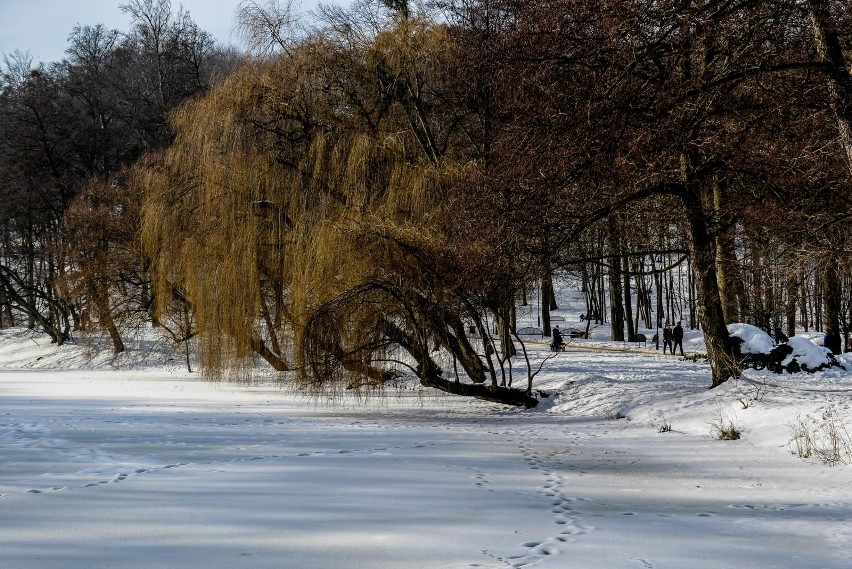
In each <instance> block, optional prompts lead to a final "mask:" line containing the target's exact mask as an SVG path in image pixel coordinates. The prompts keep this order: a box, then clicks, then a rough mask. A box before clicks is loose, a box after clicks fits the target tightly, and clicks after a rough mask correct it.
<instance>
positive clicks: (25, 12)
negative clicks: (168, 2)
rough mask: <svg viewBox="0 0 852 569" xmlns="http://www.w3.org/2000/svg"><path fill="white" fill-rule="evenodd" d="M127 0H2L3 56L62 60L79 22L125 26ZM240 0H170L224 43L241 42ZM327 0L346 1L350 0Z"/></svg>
mask: <svg viewBox="0 0 852 569" xmlns="http://www.w3.org/2000/svg"><path fill="white" fill-rule="evenodd" d="M124 1H126V0H0V62H2V55H8V54H10V53H12V52H13V51H14V50H15V49H20V50H21V51H29V52H30V54H31V55H32V56H33V61H34V63H35V64H37V63H38V62H40V61H43V62H50V61H58V60H60V59H62V58H63V57H64V52H65V47H66V45H67V39H68V35H69V34H70V33H71V30H72V29H73V28H74V26H76V25H77V24H80V25H94V24H98V23H103V24H105V25H106V26H107V27H110V28H116V29H119V30H122V31H124V30H127V29H128V28H129V27H130V20H129V18H128V15H127V14H124V13H123V12H122V11H121V10H120V9H119V8H118V6H119V4H121V3H123V2H124ZM238 3H239V0H172V6H173V7H174V9H175V10H177V7H178V6H179V5H181V4H182V5H183V7H184V8H185V9H187V10H189V12H190V13H191V14H192V18H193V19H194V20H195V21H196V22H197V23H198V25H199V26H200V27H201V28H202V29H203V30H206V31H208V32H210V33H211V34H213V36H214V37H215V38H216V39H217V40H218V41H219V42H220V43H225V44H227V43H233V44H236V43H238V36H237V35H236V34H235V33H234V32H233V24H234V10H235V9H236V7H237V4H238ZM323 3H326V4H328V3H334V4H347V3H348V2H347V1H346V0H331V1H329V0H323ZM295 4H297V5H299V4H300V5H301V8H302V10H310V9H313V8H314V7H316V5H317V0H302V1H301V2H298V1H297V2H295Z"/></svg>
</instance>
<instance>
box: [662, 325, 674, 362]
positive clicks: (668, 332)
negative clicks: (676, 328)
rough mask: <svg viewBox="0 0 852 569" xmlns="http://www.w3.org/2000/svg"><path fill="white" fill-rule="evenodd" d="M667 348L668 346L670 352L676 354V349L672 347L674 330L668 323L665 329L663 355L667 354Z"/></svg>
mask: <svg viewBox="0 0 852 569" xmlns="http://www.w3.org/2000/svg"><path fill="white" fill-rule="evenodd" d="M666 346H668V348H669V351H670V352H671V353H672V354H674V348H673V347H672V328H671V326H669V323H668V322H666V326H665V327H664V328H663V353H664V354H665V353H666Z"/></svg>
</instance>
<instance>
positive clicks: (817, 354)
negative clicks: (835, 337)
mask: <svg viewBox="0 0 852 569" xmlns="http://www.w3.org/2000/svg"><path fill="white" fill-rule="evenodd" d="M787 345H788V346H790V347H791V348H793V353H791V354H790V355H788V356H787V357H786V358H785V359H784V361H782V362H781V365H784V366H786V365H788V364H789V363H790V362H792V361H793V360H794V359H795V360H796V361H798V362H799V365H800V366H802V368H805V367H806V368H807V369H809V370H814V369H817V368H819V366H821V365H828V364H829V358H828V356H829V354H830V353H831V350H829V349H828V348H824V347H822V346H817V345H814V343H813V342H811V341H810V340H808V339H807V338H800V337H799V336H793V337H792V338H790V339H789V340H788V341H787Z"/></svg>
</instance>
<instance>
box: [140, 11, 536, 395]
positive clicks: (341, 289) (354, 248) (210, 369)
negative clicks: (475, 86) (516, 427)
mask: <svg viewBox="0 0 852 569" xmlns="http://www.w3.org/2000/svg"><path fill="white" fill-rule="evenodd" d="M449 44H450V42H449V39H448V38H447V37H446V34H445V32H444V31H443V30H442V29H441V28H440V27H433V26H429V25H428V24H426V23H425V22H424V21H420V20H417V19H413V18H412V19H408V18H406V19H404V20H399V19H397V20H396V22H395V24H394V26H393V27H392V28H389V29H386V30H382V31H381V32H380V33H379V34H378V35H377V36H376V37H375V38H374V40H373V41H371V42H369V43H366V44H364V45H361V46H357V47H356V48H353V47H352V44H349V45H347V46H346V47H345V49H344V48H342V47H341V46H340V45H339V44H338V43H335V42H333V41H330V40H328V39H327V38H314V39H312V40H310V41H306V42H304V43H303V44H302V45H300V46H298V48H296V49H292V50H289V51H288V52H287V53H286V54H284V55H282V56H280V57H279V58H277V59H275V60H273V61H270V62H267V63H263V64H254V65H250V66H246V67H245V68H243V69H242V70H240V71H239V72H238V73H236V74H234V75H233V76H231V77H229V78H227V79H226V80H224V81H223V82H222V83H221V84H220V85H218V86H217V87H216V88H215V89H213V90H212V91H211V92H210V93H209V94H208V95H206V96H205V97H204V98H202V99H199V100H197V101H195V102H192V103H191V104H187V105H186V106H184V107H183V108H182V109H180V110H179V112H177V113H176V114H175V116H174V119H173V127H174V129H175V131H176V133H177V135H176V138H175V141H174V143H173V144H172V146H171V147H170V148H169V149H168V150H167V151H166V152H164V153H163V154H162V155H161V156H159V157H158V159H157V160H156V161H155V164H154V166H153V167H152V166H150V165H149V166H148V167H146V168H144V169H139V170H138V171H137V172H136V176H135V178H134V181H135V184H136V185H137V187H138V188H139V189H140V190H141V191H143V192H144V194H145V201H144V207H143V228H142V240H143V243H144V247H145V252H146V254H147V255H148V257H149V258H150V259H151V272H152V278H153V281H154V283H155V294H156V297H157V299H159V304H158V306H159V307H160V309H161V310H165V309H166V307H167V306H168V304H169V299H171V298H173V297H174V296H175V295H180V296H181V297H182V298H185V299H186V301H187V303H188V305H189V306H191V307H192V310H193V312H194V316H195V319H196V322H197V328H198V332H199V338H200V340H199V355H200V360H201V364H202V367H203V369H204V370H205V371H206V372H207V373H208V375H210V376H213V377H216V376H220V375H221V374H223V373H231V374H234V375H235V376H237V377H242V376H245V374H247V373H249V371H250V369H251V367H252V365H253V359H254V355H255V354H257V355H260V356H261V357H263V358H264V359H265V360H266V361H267V362H269V363H270V364H271V365H272V366H273V367H274V368H275V369H277V370H279V371H291V372H292V373H289V374H283V375H285V376H286V377H292V378H295V381H297V382H298V383H299V384H300V385H302V386H305V387H310V388H313V389H328V388H334V387H344V388H360V387H378V386H381V385H384V384H386V383H387V382H388V381H391V380H393V379H395V378H397V377H398V376H400V375H402V374H406V373H414V374H415V375H416V376H417V377H418V378H419V380H420V382H421V383H422V384H423V385H426V386H429V387H435V388H438V389H442V390H445V391H449V392H452V393H457V394H462V395H470V396H475V397H481V398H486V399H490V400H495V401H500V402H504V403H510V404H516V405H527V406H532V405H534V404H535V402H536V400H535V399H534V398H533V397H531V394H530V393H529V389H528V390H527V391H526V392H524V391H520V390H516V389H511V388H507V387H504V386H502V385H501V384H500V383H501V382H499V381H498V375H497V372H496V368H495V365H494V362H493V358H494V352H495V349H494V345H493V343H492V342H491V341H490V336H489V334H488V330H487V326H486V325H485V316H484V314H485V307H486V306H487V305H488V299H487V298H486V297H487V296H488V294H487V293H485V294H484V293H483V286H482V283H481V280H482V274H481V271H475V273H476V278H471V274H472V272H471V264H470V259H471V258H480V259H481V258H484V255H483V251H486V250H487V249H488V246H487V245H486V244H484V243H481V242H480V243H477V242H476V241H475V240H473V241H471V240H468V241H465V242H464V243H460V242H459V240H458V239H457V238H455V237H454V234H453V231H452V230H451V228H450V227H448V226H447V222H446V220H447V219H448V218H449V217H450V216H448V212H449V211H450V210H451V209H452V208H453V199H452V198H451V196H450V195H449V194H448V192H449V190H450V188H452V187H453V183H454V181H455V180H457V179H458V178H459V176H461V175H464V174H465V172H466V171H467V170H468V169H470V168H474V167H475V166H471V165H469V164H466V163H465V161H464V160H463V159H460V158H458V157H452V158H451V157H449V153H447V152H444V151H442V150H441V148H442V146H441V145H439V144H438V143H437V140H438V137H439V136H440V135H441V126H440V121H437V120H435V119H434V113H433V112H432V110H433V109H434V105H433V102H431V101H430V100H429V99H428V91H429V90H428V89H427V83H428V81H429V77H430V74H432V73H434V69H436V68H438V67H439V65H440V62H441V59H442V58H443V57H445V56H446V54H447V50H448V47H447V46H448V45H449ZM341 62H345V65H343V67H344V68H345V73H346V77H345V80H343V79H342V78H341V76H340V75H338V74H336V73H337V70H338V69H340V67H341V65H340V64H341ZM445 140H448V137H446V136H445ZM447 147H448V145H447V144H444V145H443V148H447ZM471 328H473V329H474V330H475V331H476V332H477V334H476V335H477V336H478V337H481V338H483V340H482V341H479V342H478V343H474V342H471V341H470V340H469V338H468V332H469V331H470V329H471ZM447 356H449V357H450V358H451V359H452V361H453V364H454V368H455V369H454V371H457V370H458V368H461V370H462V371H463V372H464V373H463V375H465V376H466V378H465V380H464V381H461V380H460V379H459V377H458V375H456V376H455V377H454V378H452V379H449V378H448V376H449V373H448V370H445V369H443V368H442V366H441V365H440V364H439V361H441V360H444V361H446V360H447Z"/></svg>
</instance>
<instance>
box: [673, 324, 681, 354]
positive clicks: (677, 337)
mask: <svg viewBox="0 0 852 569" xmlns="http://www.w3.org/2000/svg"><path fill="white" fill-rule="evenodd" d="M672 339H673V340H674V344H673V345H672V355H674V352H675V348H677V347H678V346H680V355H683V327H682V326H681V325H680V322H678V323H677V326H675V327H674V330H672Z"/></svg>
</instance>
